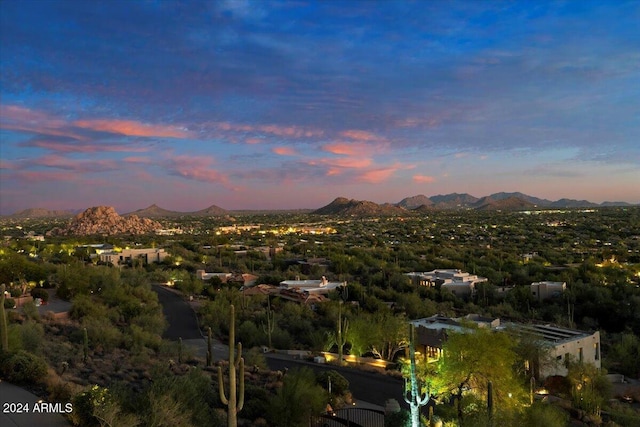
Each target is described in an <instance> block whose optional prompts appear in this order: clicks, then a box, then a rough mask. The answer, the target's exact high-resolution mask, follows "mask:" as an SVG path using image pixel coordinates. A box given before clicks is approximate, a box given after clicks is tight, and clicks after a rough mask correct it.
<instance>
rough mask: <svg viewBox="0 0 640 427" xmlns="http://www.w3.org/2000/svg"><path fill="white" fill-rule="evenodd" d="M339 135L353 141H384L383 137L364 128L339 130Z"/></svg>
mask: <svg viewBox="0 0 640 427" xmlns="http://www.w3.org/2000/svg"><path fill="white" fill-rule="evenodd" d="M340 136H342V137H344V138H349V139H353V140H354V141H362V142H379V141H384V138H382V137H381V136H378V135H376V134H374V133H372V132H368V131H366V130H357V129H351V130H345V131H342V132H340Z"/></svg>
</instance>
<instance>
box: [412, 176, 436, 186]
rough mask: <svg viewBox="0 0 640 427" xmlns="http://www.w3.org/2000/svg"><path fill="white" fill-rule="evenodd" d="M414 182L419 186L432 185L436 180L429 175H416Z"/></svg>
mask: <svg viewBox="0 0 640 427" xmlns="http://www.w3.org/2000/svg"><path fill="white" fill-rule="evenodd" d="M413 180H414V181H415V182H417V183H419V184H430V183H432V182H435V180H436V179H435V178H434V177H432V176H428V175H414V176H413Z"/></svg>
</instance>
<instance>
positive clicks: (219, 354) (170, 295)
mask: <svg viewBox="0 0 640 427" xmlns="http://www.w3.org/2000/svg"><path fill="white" fill-rule="evenodd" d="M153 290H154V291H155V292H156V293H157V294H158V299H159V301H160V304H162V311H163V313H164V316H165V318H166V319H167V322H168V324H169V327H168V328H167V330H166V331H165V333H164V338H167V339H170V340H174V341H177V340H178V339H179V338H182V341H183V344H185V345H188V346H190V347H191V348H192V349H193V350H194V351H195V353H196V355H197V356H199V357H204V355H205V353H206V341H205V339H204V338H203V337H202V334H201V332H200V328H199V326H198V321H197V318H196V314H195V312H194V310H193V308H192V307H191V306H190V304H189V303H188V302H186V301H185V300H184V298H183V296H182V295H181V294H180V293H178V292H176V291H174V290H172V289H167V288H166V287H164V286H162V285H158V284H154V285H153ZM227 352H228V347H227V346H226V345H224V344H222V343H220V342H216V343H215V345H214V360H221V359H226V357H227ZM265 356H266V359H267V364H268V365H269V368H270V369H271V370H274V371H284V370H285V369H287V368H288V369H289V370H290V369H294V368H299V367H302V366H307V367H309V368H311V369H313V370H314V371H316V372H322V371H327V370H335V371H338V372H339V373H340V374H341V375H343V376H344V377H345V378H346V379H347V380H348V381H349V389H350V390H351V393H352V394H353V397H354V398H355V399H356V401H364V402H368V403H370V404H373V405H375V406H380V407H383V406H384V404H385V401H386V400H387V399H396V400H397V401H398V402H399V403H400V404H401V405H402V406H406V404H405V402H404V399H403V396H402V389H403V381H402V380H400V379H398V378H394V377H391V376H388V375H384V374H380V373H374V372H366V371H362V370H359V369H353V368H348V367H339V366H335V365H324V364H318V363H312V362H309V361H306V360H300V359H295V358H293V357H292V356H289V355H286V354H282V353H267V354H265Z"/></svg>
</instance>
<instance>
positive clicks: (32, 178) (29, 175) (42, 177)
mask: <svg viewBox="0 0 640 427" xmlns="http://www.w3.org/2000/svg"><path fill="white" fill-rule="evenodd" d="M7 179H13V180H17V181H20V182H22V181H25V182H33V183H42V182H55V181H65V182H69V181H76V180H78V179H79V177H78V175H77V174H76V173H73V172H59V171H16V172H13V173H11V174H10V175H9V176H8V177H7Z"/></svg>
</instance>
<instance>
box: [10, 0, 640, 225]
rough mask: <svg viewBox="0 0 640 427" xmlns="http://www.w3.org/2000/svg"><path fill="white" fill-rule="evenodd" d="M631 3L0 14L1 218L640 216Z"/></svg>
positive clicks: (639, 76) (69, 4)
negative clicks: (549, 212) (502, 194)
mask: <svg viewBox="0 0 640 427" xmlns="http://www.w3.org/2000/svg"><path fill="white" fill-rule="evenodd" d="M638 22H640V2H638V1H622V0H620V1H615V2H609V1H559V2H553V1H495V2H492V1H475V0H468V1H444V0H431V1H430V0H424V1H391V0H387V1H377V2H376V1H344V0H341V1H323V2H316V1H250V0H229V1H220V0H219V1H184V2H178V1H151V0H149V1H135V2H134V1H124V0H123V1H118V0H115V1H90V2H85V1H79V0H74V1H46V0H40V1H36V0H30V1H15V0H5V1H3V2H2V3H0V53H1V58H2V60H1V61H0V158H1V160H0V162H1V163H0V213H1V214H9V213H12V212H15V211H17V210H20V209H25V208H28V207H46V208H49V209H67V208H74V209H80V208H86V207H89V206H95V205H110V206H114V207H115V208H116V209H117V210H118V211H119V212H121V213H124V212H128V211H131V210H135V209H139V208H143V207H146V206H148V205H150V204H152V203H156V204H158V205H160V206H162V207H164V208H167V209H173V210H182V211H189V210H197V209H202V208H205V207H207V206H209V205H211V204H216V205H218V206H221V207H223V208H226V209H265V208H268V209H278V208H317V207H320V206H323V205H325V204H327V203H329V202H330V201H331V200H333V198H335V197H337V196H344V197H350V198H356V199H367V200H372V201H375V202H398V201H399V200H401V199H402V198H404V197H407V196H413V195H416V194H425V195H427V196H432V195H436V194H445V193H451V192H459V193H463V192H466V193H470V194H472V195H475V196H477V197H480V196H484V195H488V194H490V193H493V192H499V191H521V192H524V193H527V194H530V195H533V196H537V197H542V198H548V199H552V200H555V199H559V198H563V197H568V198H576V199H588V200H591V201H594V202H602V201H605V200H610V201H611V200H616V201H618V200H621V201H627V202H631V203H640V190H638V188H640V185H639V183H640V30H639V29H638V24H637V23H638Z"/></svg>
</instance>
